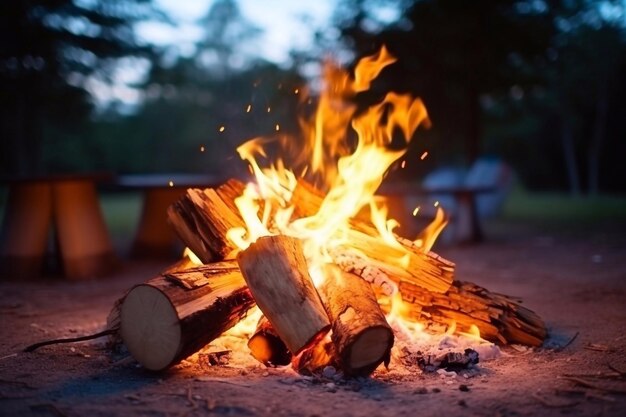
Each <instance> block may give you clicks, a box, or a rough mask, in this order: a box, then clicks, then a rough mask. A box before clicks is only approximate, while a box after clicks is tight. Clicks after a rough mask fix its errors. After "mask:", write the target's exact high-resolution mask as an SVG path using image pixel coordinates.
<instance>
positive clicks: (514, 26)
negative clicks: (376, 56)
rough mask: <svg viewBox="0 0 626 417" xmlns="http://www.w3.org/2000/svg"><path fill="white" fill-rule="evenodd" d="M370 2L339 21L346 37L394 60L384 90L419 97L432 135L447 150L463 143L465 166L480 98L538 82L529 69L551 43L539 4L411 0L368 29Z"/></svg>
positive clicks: (478, 131) (475, 143)
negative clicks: (389, 21) (382, 50)
mask: <svg viewBox="0 0 626 417" xmlns="http://www.w3.org/2000/svg"><path fill="white" fill-rule="evenodd" d="M371 3H376V2H364V1H361V0H357V1H353V2H351V4H353V7H354V8H356V9H357V10H358V9H359V8H360V10H358V11H357V12H355V13H353V14H352V16H351V17H350V18H349V19H348V20H347V21H343V22H341V23H340V27H341V30H342V34H343V37H344V39H346V40H347V41H348V44H349V45H351V46H352V47H353V49H355V50H356V51H357V55H363V54H366V53H370V52H371V51H372V49H373V48H378V47H379V46H380V45H381V44H386V45H387V47H388V48H389V50H390V52H391V53H392V54H393V55H395V56H396V57H397V58H398V62H397V63H396V64H394V65H393V66H391V67H390V68H389V70H388V71H386V72H385V73H383V75H382V78H383V80H384V81H383V82H384V83H385V85H386V87H387V88H389V87H391V88H392V89H394V90H400V91H407V90H408V91H410V92H412V93H414V94H416V95H419V96H421V97H423V98H424V100H425V103H426V106H427V107H428V109H429V113H430V115H431V118H432V119H433V124H434V128H435V130H437V131H439V134H440V135H441V136H442V139H443V140H444V142H445V143H446V144H448V146H449V144H451V143H455V142H457V141H458V138H461V140H462V142H463V143H464V148H465V149H464V153H465V155H466V158H467V161H468V162H470V163H471V162H472V161H473V160H474V159H475V158H476V157H477V156H478V155H479V153H480V152H481V137H482V133H483V132H482V131H483V114H482V109H481V98H482V97H484V96H485V95H488V94H498V93H501V92H503V91H508V90H509V89H510V88H511V87H512V86H514V85H518V86H522V87H523V86H525V85H528V84H531V83H534V82H536V79H535V78H536V77H535V74H534V73H533V71H532V70H531V67H532V65H533V63H534V62H536V61H537V60H541V59H542V55H543V54H544V52H545V50H546V49H547V47H548V45H549V40H550V38H551V35H552V30H553V25H552V23H551V21H550V17H549V15H548V14H547V13H545V12H544V11H543V10H541V9H536V6H535V3H537V2H520V1H513V0H508V1H503V0H485V1H478V2H476V1H463V0H415V1H405V2H398V3H399V4H400V5H401V7H404V10H402V13H401V17H400V19H399V20H397V21H396V22H394V23H392V24H390V25H386V26H383V27H382V29H379V30H377V29H374V30H372V29H369V28H370V27H374V28H376V27H377V26H376V25H372V24H371V23H369V21H370V20H371V19H372V16H371V15H370V13H369V12H368V4H371ZM383 3H384V2H383ZM387 3H389V1H387ZM521 4H526V5H527V6H528V10H527V11H521V10H520V5H521Z"/></svg>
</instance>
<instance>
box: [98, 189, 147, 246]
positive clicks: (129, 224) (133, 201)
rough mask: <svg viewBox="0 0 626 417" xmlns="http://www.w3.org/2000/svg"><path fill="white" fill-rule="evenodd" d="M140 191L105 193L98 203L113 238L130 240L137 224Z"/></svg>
mask: <svg viewBox="0 0 626 417" xmlns="http://www.w3.org/2000/svg"><path fill="white" fill-rule="evenodd" d="M141 202H142V195H141V193H139V192H137V193H106V194H102V195H101V196H100V204H101V207H102V212H103V214H104V219H105V221H106V224H107V226H108V228H109V233H110V234H111V237H112V238H113V239H114V240H130V239H132V236H133V234H134V233H135V230H136V228H137V225H138V224H139V216H140V214H141Z"/></svg>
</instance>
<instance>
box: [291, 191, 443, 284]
mask: <svg viewBox="0 0 626 417" xmlns="http://www.w3.org/2000/svg"><path fill="white" fill-rule="evenodd" d="M322 201H323V196H322V195H321V194H320V192H319V191H318V190H317V189H316V188H314V187H313V186H312V185H310V184H309V183H307V182H306V181H304V180H302V179H300V180H298V185H297V187H296V189H295V190H294V192H293V196H292V198H291V204H293V205H294V206H295V207H296V210H295V215H297V217H307V216H312V215H314V214H315V213H317V211H318V210H319V208H320V206H321V205H322ZM350 226H351V228H350V230H348V232H347V236H346V241H347V243H346V244H345V246H346V247H347V248H349V249H356V250H357V251H359V252H361V253H363V254H364V255H366V256H367V257H368V258H370V260H371V261H375V263H376V265H377V266H378V268H379V269H381V270H382V271H383V272H385V273H386V274H387V275H388V276H389V277H390V278H393V279H394V280H395V281H396V284H399V283H400V282H407V283H409V284H412V285H418V286H420V287H422V288H425V289H427V290H429V291H433V292H439V293H443V292H445V291H447V290H448V288H449V287H450V285H451V284H452V281H453V279H454V263H452V262H450V261H448V260H446V259H443V258H442V257H440V256H439V255H437V254H435V253H433V252H426V253H425V252H423V251H422V250H421V249H420V248H419V247H417V246H416V245H415V244H414V243H413V242H412V241H410V240H408V239H404V238H401V237H398V236H396V239H397V240H398V242H399V244H400V245H401V246H402V248H403V249H404V250H401V249H399V248H396V247H392V246H390V245H389V244H388V243H386V242H385V241H384V240H383V239H382V238H380V236H379V233H378V231H377V230H376V228H375V227H373V226H372V225H371V224H369V223H368V222H366V221H364V220H361V219H359V218H354V219H352V220H351V221H350ZM403 257H406V259H407V260H408V262H407V264H406V265H402V266H401V265H393V264H391V263H389V260H390V259H400V258H403Z"/></svg>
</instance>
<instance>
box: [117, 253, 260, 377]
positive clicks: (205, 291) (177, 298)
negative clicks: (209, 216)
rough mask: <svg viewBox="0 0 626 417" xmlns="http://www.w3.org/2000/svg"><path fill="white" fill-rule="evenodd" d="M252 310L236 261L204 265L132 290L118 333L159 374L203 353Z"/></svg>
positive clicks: (123, 305)
mask: <svg viewBox="0 0 626 417" xmlns="http://www.w3.org/2000/svg"><path fill="white" fill-rule="evenodd" d="M252 306H254V299H253V298H252V295H251V294H250V292H249V291H248V289H247V287H246V283H245V281H244V279H243V277H242V275H241V273H240V272H239V269H238V267H237V264H236V262H234V261H227V262H219V263H214V264H209V265H202V266H198V267H196V268H191V269H185V270H182V271H171V272H166V273H164V274H162V275H159V276H157V277H156V278H153V279H151V280H150V281H148V282H146V283H144V284H140V285H137V286H135V287H134V288H132V289H131V290H130V291H129V292H128V294H127V295H126V296H125V297H124V298H123V300H122V301H121V303H120V307H119V309H120V312H119V329H120V330H119V331H120V335H121V338H122V341H123V343H124V344H125V345H126V347H127V348H128V350H129V352H130V353H131V355H132V356H133V357H134V358H135V359H136V360H137V361H138V362H139V363H140V364H142V365H143V366H144V367H145V368H146V369H149V370H154V371H159V370H163V369H166V368H168V367H169V366H172V365H174V364H176V363H177V362H179V361H181V360H182V359H184V358H186V357H188V356H190V355H191V354H193V353H195V352H197V351H198V350H200V349H201V348H202V347H203V346H205V345H206V344H208V343H209V342H210V341H211V340H213V339H215V338H217V337H218V336H220V335H221V334H222V333H223V332H225V331H226V330H228V329H230V328H231V327H232V326H234V325H235V324H236V323H238V322H239V321H240V320H241V319H242V318H243V317H245V315H246V313H247V311H248V310H249V309H250V308H251V307H252ZM112 316H114V314H112Z"/></svg>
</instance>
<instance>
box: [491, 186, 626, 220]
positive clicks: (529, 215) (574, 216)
mask: <svg viewBox="0 0 626 417" xmlns="http://www.w3.org/2000/svg"><path fill="white" fill-rule="evenodd" d="M503 217H504V218H505V219H510V220H524V221H531V222H558V223H571V224H576V223H579V222H583V223H593V222H596V221H601V220H607V219H608V220H618V221H623V220H626V197H624V196H609V195H600V196H594V197H586V196H582V197H572V196H570V195H568V194H563V193H529V192H526V191H524V190H522V189H516V190H514V191H513V192H512V193H511V195H510V196H509V198H508V199H507V201H506V204H505V206H504V210H503Z"/></svg>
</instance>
